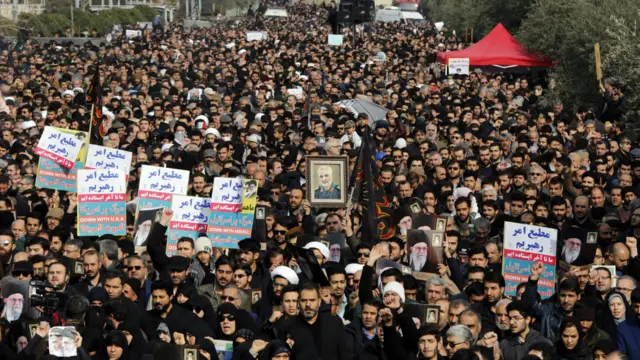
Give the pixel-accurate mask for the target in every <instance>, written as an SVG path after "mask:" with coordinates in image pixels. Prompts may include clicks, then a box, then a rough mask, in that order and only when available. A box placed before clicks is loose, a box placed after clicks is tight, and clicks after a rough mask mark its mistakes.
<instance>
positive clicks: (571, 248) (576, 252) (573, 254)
mask: <svg viewBox="0 0 640 360" xmlns="http://www.w3.org/2000/svg"><path fill="white" fill-rule="evenodd" d="M581 247H582V242H581V241H580V239H577V238H569V239H565V240H564V246H563V247H562V260H564V261H566V262H567V264H573V262H574V261H576V259H577V258H578V256H580V248H581Z"/></svg>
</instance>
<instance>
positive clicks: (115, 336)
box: [96, 330, 129, 360]
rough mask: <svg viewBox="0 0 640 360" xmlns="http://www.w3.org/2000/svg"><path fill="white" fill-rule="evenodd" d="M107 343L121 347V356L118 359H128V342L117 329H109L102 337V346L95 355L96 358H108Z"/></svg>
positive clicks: (106, 359)
mask: <svg viewBox="0 0 640 360" xmlns="http://www.w3.org/2000/svg"><path fill="white" fill-rule="evenodd" d="M109 345H116V346H118V347H120V348H122V356H121V357H120V359H118V360H129V344H128V343H127V337H126V336H125V335H124V334H123V333H122V332H121V331H118V330H114V331H111V332H110V333H108V334H107V336H106V337H105V338H104V343H103V347H102V349H101V350H100V352H99V353H98V355H97V356H96V358H97V359H100V360H102V359H105V360H108V359H109V354H108V353H107V347H108V346H109Z"/></svg>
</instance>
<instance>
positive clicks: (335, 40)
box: [327, 34, 344, 46]
mask: <svg viewBox="0 0 640 360" xmlns="http://www.w3.org/2000/svg"><path fill="white" fill-rule="evenodd" d="M343 42H344V35H335V34H329V38H328V39H327V43H328V44H329V45H330V46H340V45H342V43H343Z"/></svg>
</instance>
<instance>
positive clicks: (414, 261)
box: [409, 253, 427, 271]
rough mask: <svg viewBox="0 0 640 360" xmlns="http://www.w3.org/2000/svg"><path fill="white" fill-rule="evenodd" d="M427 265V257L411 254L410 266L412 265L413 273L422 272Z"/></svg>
mask: <svg viewBox="0 0 640 360" xmlns="http://www.w3.org/2000/svg"><path fill="white" fill-rule="evenodd" d="M426 263H427V255H418V254H415V253H411V256H410V261H409V264H411V269H412V270H413V271H420V270H422V268H423V267H424V264H426Z"/></svg>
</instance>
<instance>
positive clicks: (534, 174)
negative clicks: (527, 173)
mask: <svg viewBox="0 0 640 360" xmlns="http://www.w3.org/2000/svg"><path fill="white" fill-rule="evenodd" d="M531 176H542V173H531Z"/></svg>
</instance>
